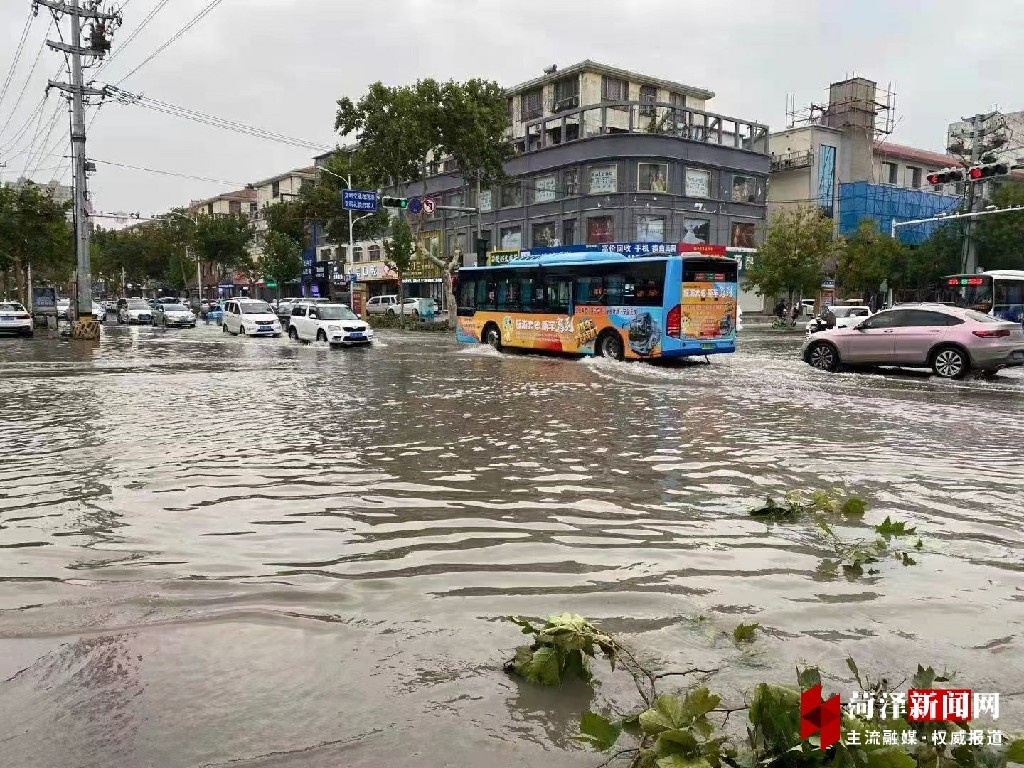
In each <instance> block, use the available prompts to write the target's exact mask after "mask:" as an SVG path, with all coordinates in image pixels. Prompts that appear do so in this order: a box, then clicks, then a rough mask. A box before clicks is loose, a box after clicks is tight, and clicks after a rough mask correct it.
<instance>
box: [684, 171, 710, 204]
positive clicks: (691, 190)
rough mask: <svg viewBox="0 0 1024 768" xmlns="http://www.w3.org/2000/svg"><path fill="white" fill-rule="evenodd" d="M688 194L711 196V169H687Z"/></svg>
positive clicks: (688, 195) (691, 195) (689, 195)
mask: <svg viewBox="0 0 1024 768" xmlns="http://www.w3.org/2000/svg"><path fill="white" fill-rule="evenodd" d="M686 196H687V197H711V171H701V170H698V169H697V168H687V169H686Z"/></svg>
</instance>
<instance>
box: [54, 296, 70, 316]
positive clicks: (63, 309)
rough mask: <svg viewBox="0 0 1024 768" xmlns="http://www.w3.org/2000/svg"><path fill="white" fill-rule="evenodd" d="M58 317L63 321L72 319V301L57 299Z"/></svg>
mask: <svg viewBox="0 0 1024 768" xmlns="http://www.w3.org/2000/svg"><path fill="white" fill-rule="evenodd" d="M57 317H59V318H60V319H61V320H69V319H70V318H71V299H57Z"/></svg>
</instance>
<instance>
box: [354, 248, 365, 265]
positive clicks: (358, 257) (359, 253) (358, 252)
mask: <svg viewBox="0 0 1024 768" xmlns="http://www.w3.org/2000/svg"><path fill="white" fill-rule="evenodd" d="M362 260H363V247H362V246H361V245H357V246H355V247H354V248H353V249H352V263H353V264H358V263H359V262H360V261H362Z"/></svg>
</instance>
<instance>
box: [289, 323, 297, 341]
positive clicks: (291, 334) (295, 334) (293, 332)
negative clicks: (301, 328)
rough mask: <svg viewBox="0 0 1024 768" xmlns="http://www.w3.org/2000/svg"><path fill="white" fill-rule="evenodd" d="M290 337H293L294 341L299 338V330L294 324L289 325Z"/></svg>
mask: <svg viewBox="0 0 1024 768" xmlns="http://www.w3.org/2000/svg"><path fill="white" fill-rule="evenodd" d="M288 338H289V339H291V340H292V341H298V340H299V332H298V331H296V330H295V326H294V325H289V326H288Z"/></svg>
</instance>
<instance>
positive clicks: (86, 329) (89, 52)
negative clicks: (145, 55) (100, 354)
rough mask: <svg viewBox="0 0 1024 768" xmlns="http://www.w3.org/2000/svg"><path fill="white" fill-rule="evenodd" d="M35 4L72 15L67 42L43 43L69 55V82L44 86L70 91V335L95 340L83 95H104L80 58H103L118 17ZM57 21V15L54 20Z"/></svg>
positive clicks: (74, 2) (68, 5)
mask: <svg viewBox="0 0 1024 768" xmlns="http://www.w3.org/2000/svg"><path fill="white" fill-rule="evenodd" d="M33 5H34V6H39V5H43V6H46V7H47V8H50V9H51V10H53V11H55V12H56V14H55V15H67V16H70V17H71V38H70V43H62V42H60V43H58V42H54V41H52V40H47V41H46V44H47V46H49V47H50V48H52V49H53V50H55V51H61V52H63V53H65V54H70V56H71V82H70V83H63V82H56V81H54V80H50V81H49V82H48V85H47V88H58V89H60V90H61V91H63V92H65V93H69V94H71V121H72V122H71V161H72V166H73V168H74V174H75V175H74V178H75V182H74V183H75V195H74V211H75V217H74V218H75V257H76V259H75V260H76V263H77V272H76V275H77V284H78V291H77V298H78V301H77V305H76V307H75V316H76V319H75V320H74V321H72V324H71V335H72V337H73V338H79V339H98V338H99V335H100V328H99V323H97V322H96V319H95V318H94V317H93V314H92V269H91V266H90V263H89V214H88V211H87V210H86V200H87V197H86V178H85V171H86V167H85V166H86V157H85V98H86V97H87V96H98V97H103V96H104V92H103V91H102V90H98V89H96V88H90V87H88V86H86V85H85V83H84V82H83V78H82V57H83V56H92V57H95V59H97V60H98V59H100V58H102V57H103V56H104V55H105V54H106V52H107V51H108V50H110V40H109V39H108V37H107V24H106V23H105V22H110V26H111V27H116V26H119V25H120V23H121V17H120V15H119V14H116V13H104V12H102V11H100V10H99V9H98V3H97V4H94V3H90V5H91V6H92V7H91V8H81V7H79V0H68V2H59V1H57V0H34V3H33ZM83 18H87V19H92V22H93V27H92V33H91V35H90V41H89V47H83V46H82V45H81V43H82V19H83ZM56 20H57V21H58V23H59V18H58V19H56Z"/></svg>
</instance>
